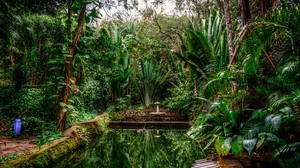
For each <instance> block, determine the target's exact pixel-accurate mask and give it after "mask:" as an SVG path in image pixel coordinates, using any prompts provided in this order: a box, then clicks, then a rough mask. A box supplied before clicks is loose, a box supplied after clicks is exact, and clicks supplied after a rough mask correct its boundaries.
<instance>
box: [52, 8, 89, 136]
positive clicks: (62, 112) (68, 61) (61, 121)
mask: <svg viewBox="0 0 300 168" xmlns="http://www.w3.org/2000/svg"><path fill="white" fill-rule="evenodd" d="M85 13H86V5H84V6H83V7H82V8H81V9H80V13H79V16H78V24H77V32H76V34H75V37H74V39H73V41H72V43H71V44H70V46H69V55H67V56H66V57H65V72H64V73H65V74H64V82H65V85H64V87H63V88H62V91H61V95H60V96H61V97H60V102H62V103H63V104H68V100H69V97H70V84H71V81H70V78H71V75H72V69H73V65H72V63H73V59H74V55H75V49H76V46H77V44H78V42H79V40H80V38H81V36H82V35H83V27H84V17H85ZM64 108H65V106H60V108H59V113H58V117H57V129H58V130H59V131H64V130H65V129H66V120H67V114H66V109H64Z"/></svg>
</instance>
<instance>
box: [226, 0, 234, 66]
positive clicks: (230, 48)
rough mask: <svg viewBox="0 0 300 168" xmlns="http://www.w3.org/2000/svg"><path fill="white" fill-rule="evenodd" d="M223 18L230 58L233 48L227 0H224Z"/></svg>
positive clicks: (230, 58)
mask: <svg viewBox="0 0 300 168" xmlns="http://www.w3.org/2000/svg"><path fill="white" fill-rule="evenodd" d="M224 19H225V22H226V29H227V39H228V49H229V60H232V57H233V52H234V50H233V35H232V22H231V17H230V8H229V0H224ZM230 63H231V61H230ZM230 65H231V64H229V66H230Z"/></svg>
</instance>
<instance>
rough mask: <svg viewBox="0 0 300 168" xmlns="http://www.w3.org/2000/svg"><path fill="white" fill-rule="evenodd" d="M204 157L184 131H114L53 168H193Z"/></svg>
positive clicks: (67, 156)
mask: <svg viewBox="0 0 300 168" xmlns="http://www.w3.org/2000/svg"><path fill="white" fill-rule="evenodd" d="M203 157H204V153H203V150H202V149H201V148H200V145H199V144H197V143H196V142H192V141H190V139H189V138H188V137H187V136H186V132H184V131H162V130H160V131H157V130H135V131H116V130H115V131H111V132H109V134H107V136H105V137H102V138H98V139H96V140H95V141H93V142H90V145H89V146H88V147H85V148H81V149H78V150H76V151H72V152H70V153H68V154H67V155H66V156H64V157H62V158H61V159H60V160H59V161H58V162H56V163H55V164H54V165H50V167H55V168H58V167H68V168H75V167H76V168H77V167H78V168H81V167H82V168H100V167H101V168H130V167H132V168H190V167H191V166H192V164H193V163H194V161H195V160H196V159H200V158H203Z"/></svg>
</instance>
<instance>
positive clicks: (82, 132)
mask: <svg viewBox="0 0 300 168" xmlns="http://www.w3.org/2000/svg"><path fill="white" fill-rule="evenodd" d="M108 124H109V117H108V115H107V114H103V115H100V116H97V117H96V118H94V119H93V120H90V121H86V122H82V123H77V124H73V125H72V126H71V128H70V129H68V130H69V133H67V132H68V130H67V131H66V136H65V137H63V138H60V139H58V140H55V141H53V142H51V143H49V144H46V145H43V146H41V147H40V149H36V150H33V151H30V152H28V153H24V154H22V155H21V156H20V157H18V158H16V159H13V160H10V161H7V162H5V163H3V164H2V165H0V167H1V168H2V167H3V168H20V167H22V168H28V167H38V168H41V167H47V165H49V164H51V163H53V162H55V161H56V160H57V159H58V158H60V157H61V156H63V155H65V154H66V153H68V152H70V151H72V150H75V149H77V148H78V147H80V146H84V145H87V144H88V143H89V142H91V141H93V138H94V137H99V136H102V135H104V134H106V133H107V132H108ZM73 128H75V129H73ZM72 129H73V130H72Z"/></svg>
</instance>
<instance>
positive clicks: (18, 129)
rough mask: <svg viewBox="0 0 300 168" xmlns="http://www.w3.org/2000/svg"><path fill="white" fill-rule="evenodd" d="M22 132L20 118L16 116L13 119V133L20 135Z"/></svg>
mask: <svg viewBox="0 0 300 168" xmlns="http://www.w3.org/2000/svg"><path fill="white" fill-rule="evenodd" d="M21 132H22V121H21V119H19V118H17V119H15V121H14V133H15V134H16V135H21Z"/></svg>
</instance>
